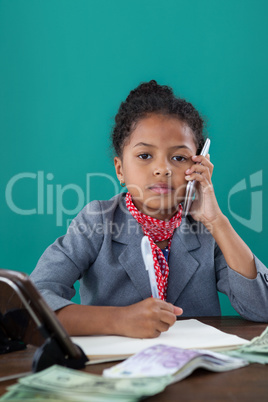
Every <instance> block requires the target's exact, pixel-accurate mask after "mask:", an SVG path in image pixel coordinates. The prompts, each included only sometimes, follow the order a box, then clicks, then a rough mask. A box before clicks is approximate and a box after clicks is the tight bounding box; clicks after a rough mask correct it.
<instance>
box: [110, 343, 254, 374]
mask: <svg viewBox="0 0 268 402" xmlns="http://www.w3.org/2000/svg"><path fill="white" fill-rule="evenodd" d="M247 364H248V363H247V362H246V361H244V360H242V359H241V358H239V359H238V358H233V357H230V356H228V357H227V356H224V355H222V354H219V353H215V352H211V351H208V350H197V349H192V350H191V349H182V348H177V347H174V346H168V345H161V344H159V345H154V346H151V347H149V348H146V349H144V350H142V351H141V352H139V353H137V354H135V355H133V356H131V357H129V358H128V359H126V360H125V361H123V362H122V363H119V364H117V365H115V366H113V367H111V368H109V369H106V370H104V372H103V375H104V376H105V377H109V378H143V377H148V376H149V377H158V378H162V377H163V376H167V375H172V382H175V381H180V380H182V379H183V378H185V377H187V376H188V375H190V374H191V373H192V372H193V371H194V370H195V369H197V368H199V367H202V368H206V369H208V370H211V371H217V372H219V371H227V370H234V369H236V368H239V367H243V366H245V365H247Z"/></svg>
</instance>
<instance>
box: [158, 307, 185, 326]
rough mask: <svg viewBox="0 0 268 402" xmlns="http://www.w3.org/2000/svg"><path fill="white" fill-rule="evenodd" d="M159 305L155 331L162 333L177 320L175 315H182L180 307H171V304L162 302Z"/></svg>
mask: <svg viewBox="0 0 268 402" xmlns="http://www.w3.org/2000/svg"><path fill="white" fill-rule="evenodd" d="M159 301H160V300H159ZM160 303H161V304H160ZM160 303H159V304H160V305H161V308H160V314H159V320H160V321H159V323H158V325H157V330H159V331H160V332H164V331H167V330H168V329H169V328H170V327H171V326H172V325H174V323H175V322H176V320H177V315H181V314H182V313H183V310H182V308H180V307H177V306H173V305H172V304H171V303H167V302H164V301H160Z"/></svg>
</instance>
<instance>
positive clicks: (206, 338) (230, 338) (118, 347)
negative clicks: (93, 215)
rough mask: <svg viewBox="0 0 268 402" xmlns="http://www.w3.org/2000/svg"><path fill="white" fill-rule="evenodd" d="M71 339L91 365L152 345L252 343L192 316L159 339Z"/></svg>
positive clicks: (227, 346)
mask: <svg viewBox="0 0 268 402" xmlns="http://www.w3.org/2000/svg"><path fill="white" fill-rule="evenodd" d="M72 341H73V342H74V343H75V344H77V345H79V346H80V347H81V348H82V349H83V351H84V353H85V354H86V355H87V356H88V357H89V359H90V361H89V364H90V363H91V364H93V363H96V362H99V363H100V362H105V361H116V360H123V359H126V358H127V357H129V356H131V355H133V354H135V353H138V352H140V351H141V350H142V349H145V348H147V347H149V346H153V345H158V344H160V343H161V344H164V345H169V346H177V347H179V348H185V349H212V350H218V351H219V350H222V349H235V348H236V347H238V346H240V345H245V344H247V343H249V341H248V340H246V339H243V338H240V337H238V336H236V335H230V334H227V333H225V332H222V331H220V330H218V329H216V328H214V327H211V326H210V325H207V324H203V323H202V322H200V321H198V320H195V319H189V320H181V321H176V322H175V324H174V325H173V326H172V327H171V328H170V329H169V330H168V331H167V332H163V333H162V334H161V335H160V336H159V337H158V338H153V339H136V338H128V337H124V336H101V335H100V336H75V337H72Z"/></svg>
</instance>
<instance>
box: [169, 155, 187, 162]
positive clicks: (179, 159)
mask: <svg viewBox="0 0 268 402" xmlns="http://www.w3.org/2000/svg"><path fill="white" fill-rule="evenodd" d="M172 159H173V160H175V161H177V162H185V161H186V160H187V158H185V157H184V156H180V155H176V156H173V157H172Z"/></svg>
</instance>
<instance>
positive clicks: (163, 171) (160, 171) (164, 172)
mask: <svg viewBox="0 0 268 402" xmlns="http://www.w3.org/2000/svg"><path fill="white" fill-rule="evenodd" d="M171 174H172V172H171V170H170V169H169V167H168V166H165V167H159V168H156V169H155V170H154V176H165V177H170V176H171Z"/></svg>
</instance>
